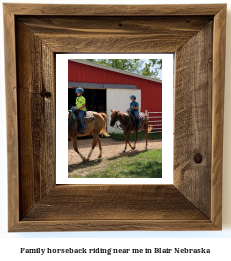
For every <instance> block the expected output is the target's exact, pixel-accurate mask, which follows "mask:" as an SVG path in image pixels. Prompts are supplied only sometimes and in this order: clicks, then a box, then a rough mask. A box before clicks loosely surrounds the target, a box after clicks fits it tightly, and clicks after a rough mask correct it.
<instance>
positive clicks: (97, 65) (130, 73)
mask: <svg viewBox="0 0 231 261" xmlns="http://www.w3.org/2000/svg"><path fill="white" fill-rule="evenodd" d="M69 61H73V62H77V63H82V64H85V65H90V66H93V67H96V68H100V69H104V70H108V71H112V72H117V73H121V74H126V75H130V76H133V77H137V78H142V79H145V80H148V81H153V82H159V83H162V81H161V80H159V79H156V78H153V77H150V76H144V75H140V74H136V73H132V72H128V71H124V70H121V69H117V68H112V67H109V66H105V65H101V64H97V63H93V62H88V61H85V60H81V59H69Z"/></svg>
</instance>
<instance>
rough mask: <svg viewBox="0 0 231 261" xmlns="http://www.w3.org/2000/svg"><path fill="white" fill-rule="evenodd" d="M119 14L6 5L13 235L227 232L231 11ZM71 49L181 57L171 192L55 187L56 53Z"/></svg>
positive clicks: (188, 8)
mask: <svg viewBox="0 0 231 261" xmlns="http://www.w3.org/2000/svg"><path fill="white" fill-rule="evenodd" d="M123 7H124V9H123V8H122V9H121V6H113V8H112V6H91V7H89V5H85V6H78V5H30V4H29V5H25V4H22V5H20V4H4V25H5V32H4V33H5V55H6V62H5V64H6V89H7V105H11V106H10V109H9V110H8V111H7V113H8V114H7V119H8V120H7V121H8V122H7V126H8V131H7V135H8V137H7V138H8V145H7V146H8V175H9V177H8V180H9V231H15V232H16V231H18V232H19V231H73V230H81V231H90V230H94V231H95V230H219V229H221V162H222V156H221V155H222V154H220V152H221V150H222V144H221V142H219V141H217V137H218V136H219V135H218V134H219V133H220V132H222V130H223V126H222V125H219V118H220V117H223V87H224V74H223V72H224V36H225V30H224V25H225V12H226V8H224V9H223V10H221V9H222V8H223V7H226V5H180V6H179V5H168V6H158V5H155V6H154V5H153V6H123ZM220 11H221V12H220ZM15 15H21V16H20V17H19V16H15ZM22 15H26V17H22ZM28 15H30V16H28ZM46 15H49V17H46ZM197 15H198V17H195V16H197ZM215 15H216V16H215ZM38 16H40V17H38ZM51 16H52V17H51ZM67 16H69V17H67ZM73 16H78V17H73ZM81 16H84V18H81ZM89 16H93V17H94V19H92V18H91V17H89ZM99 16H101V17H99ZM113 16H117V17H113ZM128 16H130V17H128ZM134 16H135V19H134ZM148 16H150V17H148ZM156 16H158V18H157V17H156ZM166 16H169V17H167V18H166ZM172 16H174V17H175V18H173V17H172ZM211 16H212V17H211ZM214 16H215V18H214ZM109 17H110V18H109ZM15 18H17V20H16V21H15ZM38 18H39V19H38ZM198 18H199V19H198ZM207 19H208V20H207ZM213 19H214V29H213V25H212V24H213V22H211V21H212V20H213ZM73 21H76V22H78V23H76V24H75V26H74V27H73V24H72V22H73ZM94 21H95V23H94ZM15 23H16V29H15V28H14V24H15ZM107 23H108V24H107ZM212 34H213V38H212ZM15 35H16V39H17V41H16V47H15ZM68 38H70V39H68ZM118 39H119V40H120V41H121V43H122V44H119V42H118ZM159 39H161V41H160V40H159ZM166 42H168V43H166ZM213 42H214V51H213V53H211V51H212V47H211V46H212V43H213ZM69 44H70V47H69V46H68V45H69ZM75 45H77V47H75ZM15 50H16V51H17V59H15ZM74 50H75V51H79V52H90V53H91V52H97V53H100V52H104V53H105V52H106V53H107V52H117V53H118V52H122V53H123V52H124V53H126V52H129V53H130V52H131V50H132V52H134V53H149V52H150V53H155V52H160V51H161V52H165V53H168V52H176V88H175V90H176V97H177V99H176V102H177V103H176V108H175V112H176V117H175V135H174V136H175V151H174V158H175V161H174V163H175V165H174V168H175V171H174V183H175V185H166V186H163V185H129V186H128V185H118V186H116V185H92V186H90V185H89V186H83V185H76V186H74V185H67V186H55V52H62V53H65V52H73V51H74ZM187 51H188V52H187ZM218 56H220V57H218ZM189 61H191V62H189ZM16 65H17V67H16ZM212 65H213V66H214V68H216V71H215V70H214V69H213V71H212ZM221 65H222V66H221ZM219 66H220V68H218V67H219ZM212 72H213V75H214V76H212ZM16 74H17V81H18V82H17V87H16V88H15V86H16ZM212 77H213V78H212ZM212 80H213V81H212ZM220 82H221V85H220V86H221V88H222V90H220V89H219V83H220ZM212 84H213V86H214V89H213V91H212V89H211V88H212V87H211V86H212ZM219 92H220V93H221V96H222V97H220V96H219V95H220V93H219ZM12 101H13V106H12ZM17 103H18V104H17ZM17 117H18V118H17ZM12 119H14V120H15V121H14V123H13V125H12ZM17 120H18V127H17ZM222 120H223V118H222ZM9 126H10V127H11V128H9ZM216 128H217V131H215V129H216ZM205 129H206V132H205ZM18 134H19V136H18ZM219 137H222V136H221V135H220V136H219ZM18 151H19V154H18ZM183 154H185V155H183ZM19 155H20V157H19ZM201 159H202V162H201V163H199V162H200V160H201ZM195 161H196V162H197V163H196V162H195ZM18 163H20V164H18ZM19 165H20V169H19ZM18 173H20V176H19V177H18ZM211 175H212V176H211ZM174 186H176V187H174ZM19 187H20V191H19V190H18V188H19ZM19 200H20V204H19ZM19 205H20V206H19ZM19 209H20V217H19Z"/></svg>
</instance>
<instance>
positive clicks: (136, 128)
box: [130, 111, 146, 130]
mask: <svg viewBox="0 0 231 261" xmlns="http://www.w3.org/2000/svg"><path fill="white" fill-rule="evenodd" d="M130 117H131V119H132V121H133V127H132V130H138V129H139V121H138V120H137V118H136V117H135V114H134V112H133V111H131V116H130ZM139 118H140V122H141V123H142V121H144V120H145V119H146V115H145V114H144V113H143V112H141V113H140V114H139Z"/></svg>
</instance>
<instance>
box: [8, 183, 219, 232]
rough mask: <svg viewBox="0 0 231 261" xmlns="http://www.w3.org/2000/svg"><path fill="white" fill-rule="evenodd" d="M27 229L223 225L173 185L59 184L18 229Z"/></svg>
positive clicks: (148, 228) (207, 228)
mask: <svg viewBox="0 0 231 261" xmlns="http://www.w3.org/2000/svg"><path fill="white" fill-rule="evenodd" d="M63 195H65V197H63ZM160 202H161V204H160ZM179 221H180V222H179ZM25 229H26V230H27V231H73V230H78V231H96V230H101V231H106V230H111V231H116V230H121V231H123V230H140V229H141V230H195V229H199V230H216V229H217V227H216V226H214V224H213V223H212V222H211V221H210V220H209V219H208V218H207V217H206V216H204V215H203V214H202V213H201V212H200V211H199V210H198V209H197V208H196V207H195V206H193V205H192V204H191V203H190V201H188V200H187V199H186V198H185V197H184V196H183V195H182V194H181V193H180V192H179V191H178V190H177V189H176V188H175V187H174V186H173V185H155V186H153V185H79V186H77V185H58V186H56V187H55V188H54V189H52V190H51V191H50V192H49V193H48V195H47V196H45V197H44V198H43V199H42V200H41V201H40V202H39V203H38V205H36V206H35V208H34V209H33V210H32V211H30V212H29V213H28V214H27V215H26V216H25V217H24V218H23V219H22V222H20V224H18V225H17V226H15V227H14V228H13V229H12V232H13V231H25Z"/></svg>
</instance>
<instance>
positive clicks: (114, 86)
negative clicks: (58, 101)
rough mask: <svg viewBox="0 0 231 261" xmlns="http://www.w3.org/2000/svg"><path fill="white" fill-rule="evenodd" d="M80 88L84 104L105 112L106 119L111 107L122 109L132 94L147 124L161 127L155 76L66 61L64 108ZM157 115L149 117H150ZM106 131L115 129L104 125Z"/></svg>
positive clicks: (159, 85)
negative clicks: (106, 127) (146, 116)
mask: <svg viewBox="0 0 231 261" xmlns="http://www.w3.org/2000/svg"><path fill="white" fill-rule="evenodd" d="M77 87H82V88H83V89H84V97H85V98H86V107H87V109H88V110H91V111H98V112H106V113H107V115H108V117H109V119H110V115H111V109H112V110H115V109H117V110H120V111H122V112H125V111H126V110H127V109H128V108H129V105H130V98H129V97H130V95H131V94H135V95H136V97H137V101H138V103H139V104H140V111H142V112H159V114H157V113H155V114H149V117H150V118H149V122H150V125H153V124H152V122H153V121H157V122H159V123H154V124H155V125H156V126H157V125H158V127H155V130H156V131H158V130H161V125H162V122H161V119H162V81H161V80H157V79H155V78H151V77H147V76H143V75H138V74H135V73H131V72H127V71H123V70H120V69H115V68H112V67H108V66H104V65H99V64H95V63H92V62H87V61H84V60H69V61H68V109H70V107H71V106H74V105H75V99H76V94H75V89H76V88H77ZM154 115H155V117H156V118H159V119H156V118H152V117H154ZM108 132H115V129H114V130H113V129H112V128H111V127H110V126H109V125H108Z"/></svg>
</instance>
